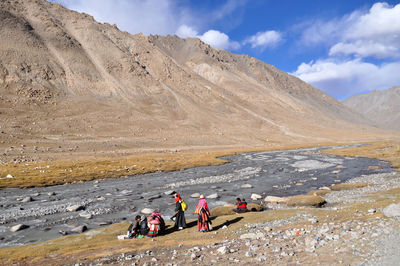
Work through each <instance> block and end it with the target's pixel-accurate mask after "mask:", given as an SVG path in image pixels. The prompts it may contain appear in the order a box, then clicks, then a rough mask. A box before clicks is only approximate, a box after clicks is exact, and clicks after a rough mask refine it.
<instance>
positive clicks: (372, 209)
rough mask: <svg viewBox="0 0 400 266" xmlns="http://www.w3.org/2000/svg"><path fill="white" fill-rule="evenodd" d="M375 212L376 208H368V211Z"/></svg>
mask: <svg viewBox="0 0 400 266" xmlns="http://www.w3.org/2000/svg"><path fill="white" fill-rule="evenodd" d="M375 212H376V208H375V207H372V208H371V209H369V210H368V213H375Z"/></svg>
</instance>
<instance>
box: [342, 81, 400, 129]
mask: <svg viewBox="0 0 400 266" xmlns="http://www.w3.org/2000/svg"><path fill="white" fill-rule="evenodd" d="M343 103H344V104H345V105H346V106H348V107H350V108H352V109H353V110H355V111H357V112H359V113H361V114H362V115H364V116H365V117H366V118H368V119H370V120H372V121H373V122H374V123H376V124H377V125H378V126H379V127H382V128H385V129H392V130H400V86H396V87H393V88H390V89H387V90H383V91H375V90H374V91H371V92H370V93H365V94H359V95H353V96H351V97H350V98H348V99H347V100H345V101H343Z"/></svg>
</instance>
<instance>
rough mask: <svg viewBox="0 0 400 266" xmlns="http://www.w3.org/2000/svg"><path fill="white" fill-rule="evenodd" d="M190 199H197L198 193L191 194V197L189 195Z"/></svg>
mask: <svg viewBox="0 0 400 266" xmlns="http://www.w3.org/2000/svg"><path fill="white" fill-rule="evenodd" d="M190 197H191V198H199V197H200V193H193V194H192V195H190Z"/></svg>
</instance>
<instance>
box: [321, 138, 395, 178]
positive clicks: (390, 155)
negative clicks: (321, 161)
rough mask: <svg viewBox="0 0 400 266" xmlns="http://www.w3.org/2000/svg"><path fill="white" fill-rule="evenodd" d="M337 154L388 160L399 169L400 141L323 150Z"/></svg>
mask: <svg viewBox="0 0 400 266" xmlns="http://www.w3.org/2000/svg"><path fill="white" fill-rule="evenodd" d="M324 152H325V153H327V154H333V155H339V156H354V157H367V158H374V159H379V160H383V161H388V162H390V163H391V164H392V165H391V166H392V167H393V168H396V169H397V171H400V141H399V140H393V141H385V142H379V143H375V144H371V145H365V146H361V147H356V148H347V149H335V150H326V151H324Z"/></svg>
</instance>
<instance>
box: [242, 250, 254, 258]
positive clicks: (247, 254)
mask: <svg viewBox="0 0 400 266" xmlns="http://www.w3.org/2000/svg"><path fill="white" fill-rule="evenodd" d="M244 255H245V256H246V257H253V256H254V254H253V253H251V252H250V251H247V252H246V254H244Z"/></svg>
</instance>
